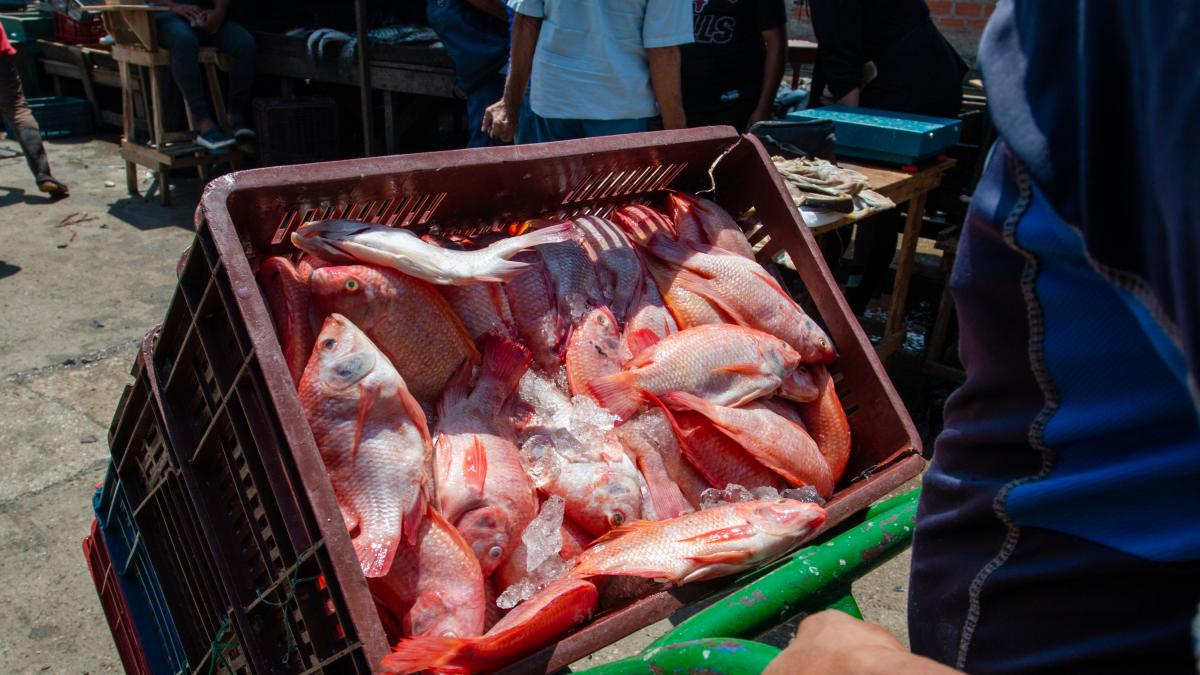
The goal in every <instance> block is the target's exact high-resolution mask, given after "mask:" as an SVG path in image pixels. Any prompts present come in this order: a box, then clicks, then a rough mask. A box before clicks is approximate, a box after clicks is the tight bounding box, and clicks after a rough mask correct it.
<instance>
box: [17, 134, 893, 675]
mask: <svg viewBox="0 0 1200 675" xmlns="http://www.w3.org/2000/svg"><path fill="white" fill-rule="evenodd" d="M48 145H49V152H50V161H51V165H52V167H53V170H54V172H55V174H56V175H57V176H58V177H59V178H60V179H61V180H63V181H65V182H67V183H68V184H69V185H70V186H71V189H72V193H71V197H70V198H68V199H65V200H62V201H58V202H51V201H49V200H47V199H45V198H44V197H43V196H41V195H40V194H39V193H37V192H36V189H35V186H34V185H33V181H32V179H31V177H30V175H29V173H28V170H27V169H26V166H25V162H24V159H23V158H22V157H21V156H20V154H19V149H18V147H17V145H16V143H14V142H11V141H8V140H6V139H0V447H3V448H5V449H6V451H7V456H8V458H9V459H8V461H7V467H8V470H7V471H4V472H2V473H0V559H2V560H3V561H4V562H3V564H0V606H3V607H5V608H6V611H4V612H0V672H5V673H16V672H54V673H98V672H119V671H120V669H121V666H120V662H119V660H118V658H117V654H116V650H115V648H114V647H113V642H112V638H111V635H110V634H109V631H108V628H107V625H106V623H105V619H104V615H103V613H102V612H101V608H100V604H99V601H98V599H97V597H96V591H95V589H94V587H93V586H92V582H91V579H90V577H89V576H88V571H87V567H86V565H85V563H84V559H83V554H82V550H81V547H80V542H81V540H82V539H83V537H84V535H85V534H87V532H88V528H89V526H90V524H91V521H92V511H91V496H92V493H93V490H94V489H95V486H96V484H97V483H98V482H100V481H101V480H102V479H103V476H104V469H105V467H106V465H107V461H108V448H107V444H106V436H107V430H108V425H109V422H110V420H111V418H112V414H113V411H114V409H115V407H116V403H117V399H118V397H119V396H120V394H121V391H122V389H123V388H124V386H125V385H126V383H127V382H128V381H129V379H130V378H129V366H130V364H131V363H132V362H133V356H134V353H135V349H136V345H137V344H138V341H139V340H140V338H141V336H142V335H143V334H144V333H145V332H146V331H147V330H148V329H149V328H150V327H151V326H152V325H154V324H155V323H157V322H159V321H161V320H162V318H163V315H164V313H165V311H166V307H167V303H168V301H169V300H170V297H171V293H172V290H173V289H174V287H175V264H176V261H177V260H178V259H179V255H180V253H181V252H182V251H183V249H184V247H185V246H187V245H188V244H189V243H190V242H191V238H192V229H191V227H192V226H191V222H192V210H193V208H194V205H195V203H196V200H197V198H198V197H199V193H200V187H201V185H200V183H199V181H198V180H197V179H195V178H192V177H187V178H178V179H172V183H173V185H174V186H175V188H176V193H175V197H176V204H177V206H174V207H172V208H163V207H162V206H161V205H160V204H159V202H158V201H157V199H152V200H145V199H143V198H142V197H131V196H129V195H127V194H126V191H125V174H124V165H123V163H122V162H121V160H120V158H119V156H118V155H117V152H116V145H115V144H114V143H113V142H112V140H111V139H109V140H83V141H60V142H50V143H49V144H48ZM140 185H141V186H142V188H143V190H144V189H145V188H147V187H148V186H149V176H148V174H146V172H145V170H142V173H141V174H140ZM907 567H908V558H907V554H903V555H901V556H900V557H898V558H897V559H895V560H893V561H891V562H889V563H887V564H885V565H884V566H882V567H880V568H879V569H878V570H876V571H875V572H874V573H872V574H870V575H868V576H867V577H865V578H863V579H862V580H861V581H860V582H859V583H858V584H856V585H855V589H854V590H855V594H856V597H857V598H858V600H859V603H860V605H861V606H862V610H863V613H864V615H865V616H866V618H867V619H869V620H871V621H875V622H878V623H881V624H882V625H883V626H885V627H886V628H888V629H889V630H891V631H892V632H894V633H895V634H897V635H898V636H900V637H901V638H902V639H906V632H905V628H904V626H905V622H904V606H905V599H906V596H907V593H906V590H907V583H908V575H907ZM663 630H665V626H653V627H651V628H649V629H647V630H645V631H641V632H639V633H637V634H635V635H633V636H630V637H629V638H627V639H626V640H623V641H622V642H620V643H617V644H616V645H613V646H612V647H609V648H608V649H606V650H604V651H602V652H601V653H599V654H597V655H595V656H593V657H591V658H590V659H588V660H586V661H585V662H583V663H581V664H580V665H586V664H595V663H599V662H602V661H607V660H611V659H614V658H619V657H623V656H627V655H630V654H632V653H634V652H636V651H637V650H638V649H640V648H641V646H643V645H645V644H647V643H649V642H650V641H651V640H652V639H653V638H654V637H656V636H657V635H660V634H661V633H662V632H663Z"/></svg>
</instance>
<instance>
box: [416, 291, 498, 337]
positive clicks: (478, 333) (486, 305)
mask: <svg viewBox="0 0 1200 675" xmlns="http://www.w3.org/2000/svg"><path fill="white" fill-rule="evenodd" d="M436 288H437V290H438V292H440V293H441V294H442V297H443V298H445V299H446V302H448V303H450V306H451V307H452V308H454V312H455V313H456V314H458V318H460V319H462V322H463V327H465V328H466V329H467V333H468V334H470V336H471V339H472V340H479V339H480V338H482V337H483V336H485V335H494V336H496V337H503V338H515V337H516V336H517V330H516V328H515V327H514V323H515V322H514V321H513V316H512V310H510V309H509V307H508V298H507V297H505V295H504V288H503V287H502V286H501V285H500V284H492V283H479V284H471V285H470V286H436Z"/></svg>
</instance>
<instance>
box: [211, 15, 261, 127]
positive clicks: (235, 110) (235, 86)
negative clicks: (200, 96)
mask: <svg viewBox="0 0 1200 675" xmlns="http://www.w3.org/2000/svg"><path fill="white" fill-rule="evenodd" d="M209 40H210V41H211V42H212V45H213V46H214V47H216V48H217V49H218V50H220V51H221V53H223V54H226V55H228V56H229V58H230V60H231V61H233V65H232V66H231V67H230V69H229V97H228V100H227V101H226V107H227V108H228V111H227V112H228V113H229V122H230V124H232V125H233V126H234V128H237V127H238V125H239V124H245V122H246V116H247V114H248V113H249V109H250V89H251V87H253V86H254V36H252V35H250V32H249V31H247V30H246V29H245V28H243V27H242V26H241V24H238V23H234V22H233V21H226V22H225V24H224V25H222V26H221V28H220V30H218V31H217V32H216V33H214V34H213V35H212V36H211V38H209Z"/></svg>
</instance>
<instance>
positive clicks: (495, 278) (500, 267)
mask: <svg viewBox="0 0 1200 675" xmlns="http://www.w3.org/2000/svg"><path fill="white" fill-rule="evenodd" d="M490 266H491V270H492V271H491V272H490V273H488V274H476V275H473V276H472V277H471V278H470V283H472V284H474V283H479V282H482V281H486V282H495V283H504V282H506V281H508V280H509V279H512V278H513V277H515V276H517V275H518V274H520V273H521V272H524V271H525V270H526V269H528V268H529V263H525V262H520V261H518V260H497V261H496V262H494V263H490Z"/></svg>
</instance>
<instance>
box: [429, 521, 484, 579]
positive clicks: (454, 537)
mask: <svg viewBox="0 0 1200 675" xmlns="http://www.w3.org/2000/svg"><path fill="white" fill-rule="evenodd" d="M426 515H427V516H428V517H429V520H430V522H432V523H433V526H434V527H436V528H438V529H439V530H441V531H442V532H444V533H445V534H446V536H448V537H450V541H452V542H453V543H454V547H455V548H457V549H458V550H459V552H460V553H461V554H462V558H463V560H470V561H471V566H472V567H473V568H475V569H479V559H478V558H476V557H475V551H472V550H471V546H470V545H469V544H467V540H465V539H463V536H462V534H461V533H459V531H458V528H456V527H454V526H453V525H451V524H450V521H449V520H446V517H445V516H443V515H442V514H441V513H440V512H439V511H438V510H437V509H435V508H433V505H432V504H431V505H430V506H429V511H428V513H427V514H426ZM480 574H481V575H482V574H483V573H482V572H480Z"/></svg>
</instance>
